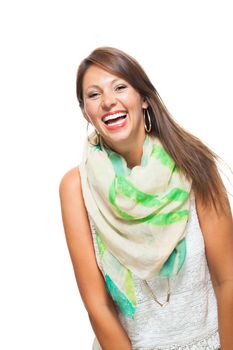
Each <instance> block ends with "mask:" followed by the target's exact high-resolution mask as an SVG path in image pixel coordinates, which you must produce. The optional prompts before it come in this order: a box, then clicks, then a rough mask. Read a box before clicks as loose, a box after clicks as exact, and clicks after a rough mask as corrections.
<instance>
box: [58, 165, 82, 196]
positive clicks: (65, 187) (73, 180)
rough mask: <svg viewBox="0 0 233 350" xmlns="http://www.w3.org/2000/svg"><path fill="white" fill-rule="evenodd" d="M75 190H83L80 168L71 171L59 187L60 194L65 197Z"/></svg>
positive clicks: (66, 174) (62, 179) (65, 175)
mask: <svg viewBox="0 0 233 350" xmlns="http://www.w3.org/2000/svg"><path fill="white" fill-rule="evenodd" d="M74 189H76V190H81V179H80V173H79V168H78V166H77V167H74V168H72V169H70V170H69V171H67V172H66V173H65V174H64V175H63V177H62V178H61V181H60V185H59V193H60V194H61V195H64V194H65V193H67V192H69V191H71V192H73V190H74Z"/></svg>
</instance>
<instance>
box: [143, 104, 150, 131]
mask: <svg viewBox="0 0 233 350" xmlns="http://www.w3.org/2000/svg"><path fill="white" fill-rule="evenodd" d="M146 114H147V119H148V123H149V128H148V127H147V125H146ZM143 118H144V127H145V130H146V131H147V132H148V133H149V132H150V131H151V117H150V113H149V111H148V108H144V109H143Z"/></svg>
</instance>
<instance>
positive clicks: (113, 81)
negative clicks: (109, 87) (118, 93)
mask: <svg viewBox="0 0 233 350" xmlns="http://www.w3.org/2000/svg"><path fill="white" fill-rule="evenodd" d="M120 79H121V78H116V79H113V80H112V81H111V84H114V83H115V82H116V81H118V80H120ZM90 88H97V89H98V88H99V85H89V86H88V87H87V89H90Z"/></svg>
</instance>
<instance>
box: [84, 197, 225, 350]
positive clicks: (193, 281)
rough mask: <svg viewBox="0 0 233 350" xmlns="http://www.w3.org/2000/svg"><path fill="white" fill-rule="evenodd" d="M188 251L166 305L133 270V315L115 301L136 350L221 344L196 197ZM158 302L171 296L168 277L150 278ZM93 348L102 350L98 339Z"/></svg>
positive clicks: (195, 349) (194, 349)
mask: <svg viewBox="0 0 233 350" xmlns="http://www.w3.org/2000/svg"><path fill="white" fill-rule="evenodd" d="M89 220H90V226H91V230H92V235H93V242H94V248H95V254H96V260H97V264H98V266H99V268H100V270H101V271H102V273H103V270H102V267H101V262H100V258H99V252H98V246H97V242H96V239H95V238H96V237H95V230H94V227H93V225H92V223H91V219H90V217H89ZM186 230H187V231H186V243H187V256H186V261H185V263H184V265H183V267H182V270H181V271H180V272H179V274H178V275H177V276H175V277H172V278H171V279H170V286H171V297H170V302H169V304H168V305H167V306H165V307H164V308H162V307H161V306H160V305H158V304H157V303H156V302H155V301H154V299H153V297H152V296H151V294H150V291H149V289H148V287H146V286H145V285H144V284H143V282H142V280H140V279H139V278H138V277H137V276H135V275H134V274H133V278H134V282H135V289H136V295H137V300H138V305H137V309H136V312H135V315H134V320H132V319H129V318H126V317H125V316H124V315H123V313H122V312H121V310H120V308H119V307H118V306H117V304H115V305H116V308H117V311H118V317H119V321H120V322H121V324H122V326H123V327H124V329H125V331H126V333H127V334H128V337H129V338H130V341H131V343H132V348H133V350H216V349H219V348H220V343H219V334H218V322H217V304H216V298H215V294H214V290H213V286H212V282H211V279H210V274H209V269H208V266H207V261H206V256H205V246H204V240H203V236H202V232H201V228H200V226H199V221H198V217H197V213H196V206H195V197H194V194H193V192H192V194H191V208H190V214H189V220H188V224H187V228H186ZM147 282H148V284H149V286H150V287H151V288H152V290H153V293H154V294H155V295H156V297H157V298H158V300H159V301H161V302H164V301H165V300H166V296H167V280H166V279H165V280H164V279H161V278H159V277H154V278H152V279H149V280H147ZM92 349H93V350H102V349H101V347H100V345H99V343H98V340H97V339H96V338H95V339H94V343H93V347H92Z"/></svg>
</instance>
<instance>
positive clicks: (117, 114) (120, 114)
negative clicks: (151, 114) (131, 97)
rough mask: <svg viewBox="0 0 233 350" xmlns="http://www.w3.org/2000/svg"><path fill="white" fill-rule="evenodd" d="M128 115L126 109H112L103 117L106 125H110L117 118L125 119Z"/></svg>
mask: <svg viewBox="0 0 233 350" xmlns="http://www.w3.org/2000/svg"><path fill="white" fill-rule="evenodd" d="M126 116H127V111H126V110H117V111H112V112H109V113H106V114H104V115H103V116H102V118H101V119H102V121H103V122H104V123H105V124H106V125H108V124H111V123H113V122H115V121H117V120H121V119H124V118H126Z"/></svg>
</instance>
